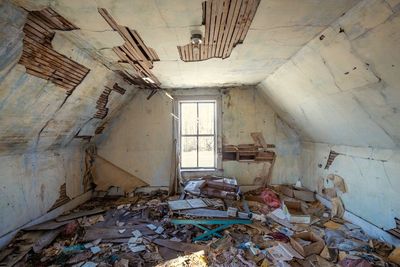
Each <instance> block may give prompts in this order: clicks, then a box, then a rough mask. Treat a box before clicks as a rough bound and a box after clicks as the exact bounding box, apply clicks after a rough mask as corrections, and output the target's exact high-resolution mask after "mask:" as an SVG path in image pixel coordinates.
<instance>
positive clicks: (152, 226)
mask: <svg viewBox="0 0 400 267" xmlns="http://www.w3.org/2000/svg"><path fill="white" fill-rule="evenodd" d="M146 226H147V228H149V229H150V230H153V231H154V230H156V229H157V226H155V225H154V224H147V225H146Z"/></svg>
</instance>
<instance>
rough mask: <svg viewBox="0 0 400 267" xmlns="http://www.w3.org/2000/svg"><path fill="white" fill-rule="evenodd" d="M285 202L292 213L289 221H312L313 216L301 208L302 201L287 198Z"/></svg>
mask: <svg viewBox="0 0 400 267" xmlns="http://www.w3.org/2000/svg"><path fill="white" fill-rule="evenodd" d="M284 204H285V206H286V208H287V210H288V212H289V215H290V217H289V218H290V220H289V221H290V222H291V223H302V224H310V223H311V216H310V215H307V214H305V213H304V212H303V210H302V208H301V202H299V201H288V200H285V201H284Z"/></svg>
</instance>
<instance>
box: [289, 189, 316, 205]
mask: <svg viewBox="0 0 400 267" xmlns="http://www.w3.org/2000/svg"><path fill="white" fill-rule="evenodd" d="M293 195H294V198H297V199H299V200H303V201H306V202H314V201H315V200H316V199H315V193H314V192H312V191H309V190H307V189H302V188H294V189H293Z"/></svg>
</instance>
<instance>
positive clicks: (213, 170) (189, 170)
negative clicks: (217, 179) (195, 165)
mask: <svg viewBox="0 0 400 267" xmlns="http://www.w3.org/2000/svg"><path fill="white" fill-rule="evenodd" d="M215 171H217V169H215V168H213V169H181V172H215Z"/></svg>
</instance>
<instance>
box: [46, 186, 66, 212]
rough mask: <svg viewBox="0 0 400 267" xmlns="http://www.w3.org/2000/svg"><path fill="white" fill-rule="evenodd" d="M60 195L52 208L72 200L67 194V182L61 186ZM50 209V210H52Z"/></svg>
mask: <svg viewBox="0 0 400 267" xmlns="http://www.w3.org/2000/svg"><path fill="white" fill-rule="evenodd" d="M59 195H60V196H59V197H58V199H57V200H56V202H54V204H53V206H51V208H50V210H54V209H55V208H58V207H60V206H62V205H64V204H65V203H67V202H68V201H70V200H71V198H69V197H68V196H67V184H66V183H64V184H62V185H61V186H60V192H59ZM50 210H49V211H50Z"/></svg>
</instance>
